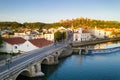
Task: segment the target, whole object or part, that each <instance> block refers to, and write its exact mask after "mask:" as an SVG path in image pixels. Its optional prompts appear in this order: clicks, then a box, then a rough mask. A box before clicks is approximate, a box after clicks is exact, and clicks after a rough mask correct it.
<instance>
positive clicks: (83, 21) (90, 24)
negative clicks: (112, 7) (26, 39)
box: [0, 18, 120, 30]
mask: <svg viewBox="0 0 120 80" xmlns="http://www.w3.org/2000/svg"><path fill="white" fill-rule="evenodd" d="M60 26H64V27H65V28H70V27H71V26H73V27H74V28H78V27H82V28H88V29H91V28H94V27H95V26H96V27H97V28H117V29H118V28H120V22H117V21H104V20H94V19H88V18H76V19H71V20H68V19H67V20H61V21H60V22H56V23H51V24H50V23H49V24H48V23H42V22H35V23H23V24H21V23H18V22H0V29H14V30H16V29H21V28H22V29H23V28H28V29H43V28H46V29H49V28H57V27H60Z"/></svg>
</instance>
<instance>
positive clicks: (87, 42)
mask: <svg viewBox="0 0 120 80" xmlns="http://www.w3.org/2000/svg"><path fill="white" fill-rule="evenodd" d="M112 41H120V37H117V38H108V39H98V40H94V41H85V42H73V43H72V44H71V45H72V47H80V46H86V45H94V44H99V43H105V42H112Z"/></svg>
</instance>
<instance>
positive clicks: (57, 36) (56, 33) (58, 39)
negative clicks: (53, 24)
mask: <svg viewBox="0 0 120 80" xmlns="http://www.w3.org/2000/svg"><path fill="white" fill-rule="evenodd" d="M54 39H55V41H60V40H61V32H60V31H57V32H55V34H54Z"/></svg>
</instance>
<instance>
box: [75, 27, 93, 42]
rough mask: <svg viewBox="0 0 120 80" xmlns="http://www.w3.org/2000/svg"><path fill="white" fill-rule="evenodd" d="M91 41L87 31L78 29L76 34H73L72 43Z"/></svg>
mask: <svg viewBox="0 0 120 80" xmlns="http://www.w3.org/2000/svg"><path fill="white" fill-rule="evenodd" d="M90 39H91V34H90V33H89V32H88V31H87V30H82V28H78V31H77V32H74V35H73V41H80V42H81V41H89V40H90Z"/></svg>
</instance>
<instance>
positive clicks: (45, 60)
mask: <svg viewBox="0 0 120 80" xmlns="http://www.w3.org/2000/svg"><path fill="white" fill-rule="evenodd" d="M48 63H49V58H47V57H45V58H43V59H42V60H41V64H48Z"/></svg>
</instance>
